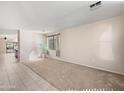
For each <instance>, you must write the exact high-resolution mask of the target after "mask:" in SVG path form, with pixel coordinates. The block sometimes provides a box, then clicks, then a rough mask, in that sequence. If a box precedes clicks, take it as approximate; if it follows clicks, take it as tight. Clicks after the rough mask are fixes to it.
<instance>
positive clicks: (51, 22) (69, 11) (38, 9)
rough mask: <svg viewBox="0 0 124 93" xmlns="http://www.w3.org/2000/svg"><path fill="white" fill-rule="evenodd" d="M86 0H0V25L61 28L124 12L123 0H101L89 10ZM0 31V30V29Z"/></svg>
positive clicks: (22, 27) (57, 29)
mask: <svg viewBox="0 0 124 93" xmlns="http://www.w3.org/2000/svg"><path fill="white" fill-rule="evenodd" d="M93 3H94V2H93V1H92V2H90V1H58V2H57V1H37V2H36V1H30V2H26V1H20V2H12V1H11V2H2V1H0V29H26V30H37V31H42V30H46V31H61V30H63V29H65V28H69V27H72V26H77V25H80V24H87V23H91V22H95V21H98V20H102V19H106V18H110V17H113V16H118V15H123V14H124V2H123V1H120V2H117V1H116V2H112V1H110V2H105V1H104V2H102V6H101V7H99V8H98V9H95V10H91V9H90V8H89V5H90V4H93ZM0 31H1V30H0Z"/></svg>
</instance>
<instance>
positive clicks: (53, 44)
mask: <svg viewBox="0 0 124 93" xmlns="http://www.w3.org/2000/svg"><path fill="white" fill-rule="evenodd" d="M59 35H60V34H55V35H51V36H48V46H49V49H51V50H57V48H58V43H57V41H58V39H59V38H58V37H59Z"/></svg>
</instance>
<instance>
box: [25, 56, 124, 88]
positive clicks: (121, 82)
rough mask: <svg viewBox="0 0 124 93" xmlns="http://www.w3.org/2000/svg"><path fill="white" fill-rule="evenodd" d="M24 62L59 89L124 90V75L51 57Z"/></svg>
mask: <svg viewBox="0 0 124 93" xmlns="http://www.w3.org/2000/svg"><path fill="white" fill-rule="evenodd" d="M24 64H25V65H26V66H28V67H29V68H30V69H32V70H33V71H34V72H35V73H37V74H38V75H39V76H41V77H42V78H44V79H45V80H47V81H48V82H49V83H50V84H51V85H53V86H54V87H56V88H57V89H59V90H86V89H102V90H124V75H119V74H114V73H110V72H106V71H102V70H97V69H93V68H89V67H86V66H82V65H77V64H73V63H68V62H64V61H59V60H55V59H50V58H49V59H44V60H42V61H38V62H24Z"/></svg>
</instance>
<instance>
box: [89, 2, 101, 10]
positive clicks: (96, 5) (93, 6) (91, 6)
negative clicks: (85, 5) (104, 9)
mask: <svg viewBox="0 0 124 93" xmlns="http://www.w3.org/2000/svg"><path fill="white" fill-rule="evenodd" d="M101 5H102V3H101V1H98V2H96V3H94V4H91V5H90V6H89V7H90V9H91V10H94V9H97V8H99V7H101Z"/></svg>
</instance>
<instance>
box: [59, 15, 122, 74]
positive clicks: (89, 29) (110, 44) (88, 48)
mask: <svg viewBox="0 0 124 93" xmlns="http://www.w3.org/2000/svg"><path fill="white" fill-rule="evenodd" d="M61 59H62V60H65V61H67V62H72V63H76V64H81V65H86V66H89V67H94V68H98V69H103V70H108V71H111V72H116V73H120V74H124V16H118V17H114V18H111V19H107V20H103V21H99V22H95V23H92V24H87V25H81V26H78V27H73V28H69V29H66V30H64V31H62V32H61Z"/></svg>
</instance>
